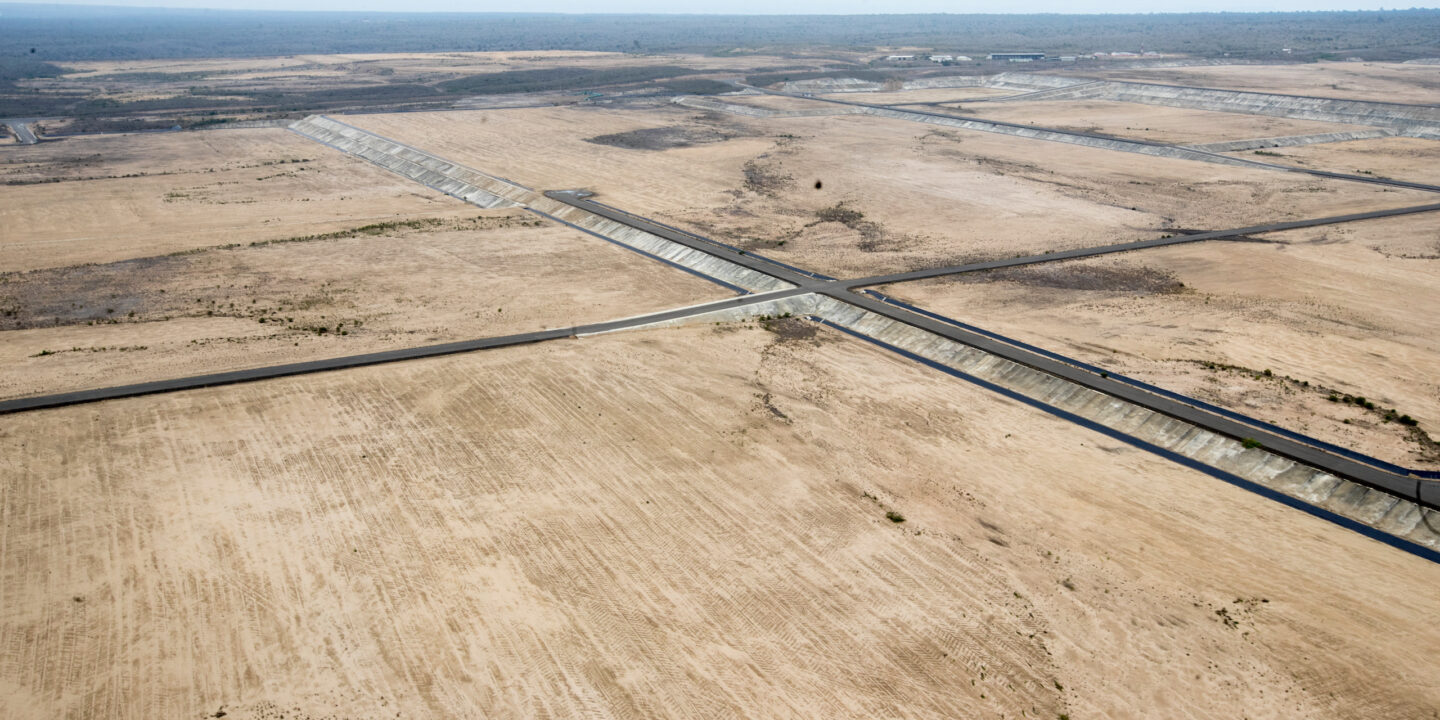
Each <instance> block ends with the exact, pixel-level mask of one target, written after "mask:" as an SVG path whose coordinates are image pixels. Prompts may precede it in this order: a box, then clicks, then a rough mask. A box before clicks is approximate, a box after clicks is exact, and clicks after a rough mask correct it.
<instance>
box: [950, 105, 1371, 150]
mask: <svg viewBox="0 0 1440 720" xmlns="http://www.w3.org/2000/svg"><path fill="white" fill-rule="evenodd" d="M963 107H964V109H965V110H966V113H965V114H966V115H967V116H973V117H977V118H981V119H983V120H999V121H1002V122H1012V123H1029V124H1031V125H1041V126H1044V127H1053V128H1060V129H1062V130H1078V131H1080V132H1090V133H1099V134H1102V135H1113V136H1115V137H1125V138H1135V139H1138V140H1149V141H1151V142H1163V143H1170V144H1175V145H1185V144H1194V143H1207V142H1219V141H1222V140H1244V139H1248V138H1264V137H1279V136H1283V135H1312V134H1318V133H1333V132H1351V131H1357V130H1368V129H1369V128H1365V127H1360V126H1356V125H1340V124H1337V123H1324V122H1311V121H1304V120H1290V119H1287V118H1277V117H1266V116H1263V115H1241V114H1238V113H1224V112H1209V111H1205V110H1185V109H1181V108H1170V107H1161V106H1157V105H1141V104H1139V103H1124V102H1110V101H1103V100H1054V101H1045V100H1037V101H1035V102H1013V103H972V104H967V105H964V106H963Z"/></svg>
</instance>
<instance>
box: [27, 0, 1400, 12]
mask: <svg viewBox="0 0 1440 720" xmlns="http://www.w3.org/2000/svg"><path fill="white" fill-rule="evenodd" d="M40 2H45V3H46V4H64V5H125V6H134V7H173V8H211V9H224V10H356V11H366V12H563V13H725V14H732V13H733V14H776V13H782V14H826V15H834V14H871V13H1046V12H1049V13H1155V12H1161V13H1171V12H1289V11H1302V10H1383V9H1395V7H1396V6H1395V5H1394V4H1391V5H1388V6H1387V5H1385V4H1384V3H1381V2H1364V1H1363V0H1179V1H1170V2H1154V1H1150V2H1147V1H1146V0H1081V1H1080V2H1061V1H1059V0H1008V1H1007V0H1002V1H1001V2H971V1H958V2H957V1H956V0H881V1H878V2H877V0H786V1H785V2H775V0H708V1H707V2H705V3H698V2H697V3H684V2H675V0H598V1H597V2H589V3H581V2H575V1H574V0H526V1H525V2H515V1H514V0H109V1H105V0H40ZM1411 6H1412V5H1406V6H1404V7H1411Z"/></svg>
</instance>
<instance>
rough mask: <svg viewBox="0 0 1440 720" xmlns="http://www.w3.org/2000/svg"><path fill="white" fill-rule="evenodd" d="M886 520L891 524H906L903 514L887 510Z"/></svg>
mask: <svg viewBox="0 0 1440 720" xmlns="http://www.w3.org/2000/svg"><path fill="white" fill-rule="evenodd" d="M885 519H886V520H889V521H890V522H893V523H903V522H905V516H904V515H901V514H900V513H898V512H895V511H894V510H887V511H885Z"/></svg>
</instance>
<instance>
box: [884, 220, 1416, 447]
mask: <svg viewBox="0 0 1440 720" xmlns="http://www.w3.org/2000/svg"><path fill="white" fill-rule="evenodd" d="M1264 239H1265V240H1267V241H1271V242H1270V243H1268V244H1261V243H1236V242H1225V243H1206V244H1197V245H1189V246H1178V247H1173V248H1163V249H1158V250H1147V251H1144V252H1142V253H1132V254H1129V255H1124V256H1116V257H1113V258H1101V259H1096V260H1090V261H1083V262H1067V263H1057V264H1055V265H1053V266H1045V267H1043V268H1042V267H1036V268H1034V269H1029V270H1024V271H1017V272H1006V273H1004V274H1000V275H975V276H970V277H968V278H959V279H944V280H937V281H927V282H923V283H907V284H901V285H894V286H890V287H888V288H885V292H887V293H889V294H893V295H895V296H897V297H902V298H905V299H907V300H910V301H912V302H915V303H917V304H919V305H921V306H922V307H925V308H928V309H931V310H934V311H936V312H939V313H941V314H945V315H949V316H951V317H954V318H956V319H959V320H963V321H965V322H969V323H973V324H976V325H979V326H980V327H983V328H986V329H988V330H992V331H995V332H999V333H1001V334H1004V335H1006V336H1009V337H1013V338H1015V339H1018V340H1021V341H1024V342H1028V343H1032V344H1036V345H1039V346H1041V347H1045V348H1048V349H1052V350H1055V351H1057V352H1060V353H1062V354H1065V355H1069V356H1071V357H1074V358H1077V359H1079V360H1082V361H1085V362H1089V363H1092V364H1096V365H1100V366H1102V367H1106V368H1109V369H1113V370H1114V371H1116V372H1118V373H1123V374H1125V375H1128V376H1131V377H1134V378H1136V379H1139V380H1143V381H1146V382H1149V383H1153V384H1156V385H1159V386H1161V387H1165V388H1169V389H1172V390H1176V391H1179V392H1182V393H1185V394H1188V395H1193V396H1195V397H1198V398H1201V399H1203V400H1206V401H1209V402H1212V403H1215V404H1218V405H1221V406H1224V407H1229V408H1232V409H1234V410H1238V411H1240V412H1243V413H1246V414H1248V415H1251V416H1253V417H1257V418H1260V419H1262V420H1267V421H1271V422H1275V423H1277V424H1279V425H1281V426H1284V427H1288V428H1291V429H1294V430H1299V431H1301V432H1304V433H1306V434H1309V435H1311V436H1314V437H1318V438H1321V439H1324V440H1327V441H1330V442H1334V443H1336V444H1339V445H1343V446H1346V447H1351V448H1354V449H1356V450H1360V451H1363V452H1366V453H1368V454H1370V455H1373V456H1376V457H1380V458H1382V459H1386V460H1390V461H1392V462H1397V463H1400V464H1404V465H1407V466H1413V467H1428V468H1440V446H1435V445H1433V444H1430V443H1426V442H1423V441H1421V440H1419V439H1417V436H1416V435H1415V434H1414V433H1413V431H1411V430H1410V429H1409V428H1407V427H1404V426H1402V425H1401V424H1400V423H1398V422H1387V421H1385V419H1384V410H1386V409H1390V408H1394V409H1395V410H1396V411H1397V412H1398V413H1399V414H1405V415H1410V416H1412V417H1414V418H1415V419H1416V420H1418V421H1419V423H1420V424H1419V427H1420V429H1422V430H1424V431H1427V432H1429V433H1431V434H1434V435H1435V436H1437V437H1440V378H1437V375H1436V373H1435V368H1437V367H1440V295H1437V294H1436V293H1435V291H1434V290H1435V272H1436V267H1437V266H1436V263H1437V262H1440V216H1436V215H1434V214H1431V215H1423V216H1414V217H1411V218H1397V219H1392V220H1379V221H1368V222H1364V223H1356V224H1351V225H1345V226H1340V227H1333V228H1319V229H1311V230H1298V231H1292V232H1288V233H1275V234H1272V235H1269V236H1264ZM1277 278H1284V282H1277ZM1206 363H1216V364H1218V366H1211V365H1207V364H1206ZM1227 366H1229V367H1227ZM1266 370H1269V371H1270V372H1271V376H1269V377H1265V376H1264V375H1263V373H1264V371H1266ZM1257 374H1258V375H1260V376H1259V377H1257ZM1332 393H1335V394H1339V395H1340V396H1341V397H1342V398H1343V396H1344V395H1347V394H1348V395H1351V396H1359V397H1364V398H1366V399H1368V400H1370V401H1372V402H1373V403H1375V405H1376V406H1377V407H1376V409H1375V410H1366V409H1364V408H1361V407H1357V406H1355V405H1353V404H1349V403H1343V402H1341V403H1336V402H1331V401H1329V399H1328V398H1329V396H1330V395H1331V394H1332Z"/></svg>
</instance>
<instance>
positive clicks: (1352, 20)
mask: <svg viewBox="0 0 1440 720" xmlns="http://www.w3.org/2000/svg"><path fill="white" fill-rule="evenodd" d="M896 45H905V46H918V47H934V48H937V49H941V50H946V51H955V52H962V53H965V54H983V53H986V52H994V51H1004V50H1034V51H1039V52H1047V53H1056V54H1077V53H1088V52H1094V51H1101V50H1104V51H1111V50H1131V51H1138V50H1158V51H1162V52H1183V53H1190V54H1194V55H1201V56H1221V55H1225V54H1229V55H1230V56H1231V57H1258V56H1273V55H1274V54H1276V53H1277V52H1278V51H1279V50H1280V48H1292V49H1294V50H1295V51H1296V52H1297V53H1300V54H1302V56H1306V55H1307V54H1308V56H1311V57H1313V56H1316V55H1319V54H1337V55H1340V56H1348V55H1357V54H1358V55H1361V56H1362V57H1365V58H1367V59H1373V60H1394V59H1406V58H1411V57H1419V56H1435V55H1440V10H1424V9H1411V10H1391V11H1365V12H1305V13H1194V14H1159V15H831V16H698V15H542V14H507V13H485V14H448V13H424V14H417V13H362V12H352V13H333V12H303V13H302V12H295V13H284V12H253V11H196V10H173V9H158V8H115V7H76V6H58V5H18V4H17V5H6V4H0V57H3V58H22V57H23V58H26V59H30V60H40V61H45V60H51V61H56V60H59V61H63V60H123V59H141V58H188V57H246V56H266V55H293V54H300V53H365V52H445V51H475V50H503V51H514V50H599V51H620V52H681V51H690V52H707V53H736V52H738V53H748V52H783V51H785V50H791V49H800V48H815V47H840V48H871V47H875V46H896ZM32 49H33V50H34V52H31V51H32ZM0 82H3V78H0Z"/></svg>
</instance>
